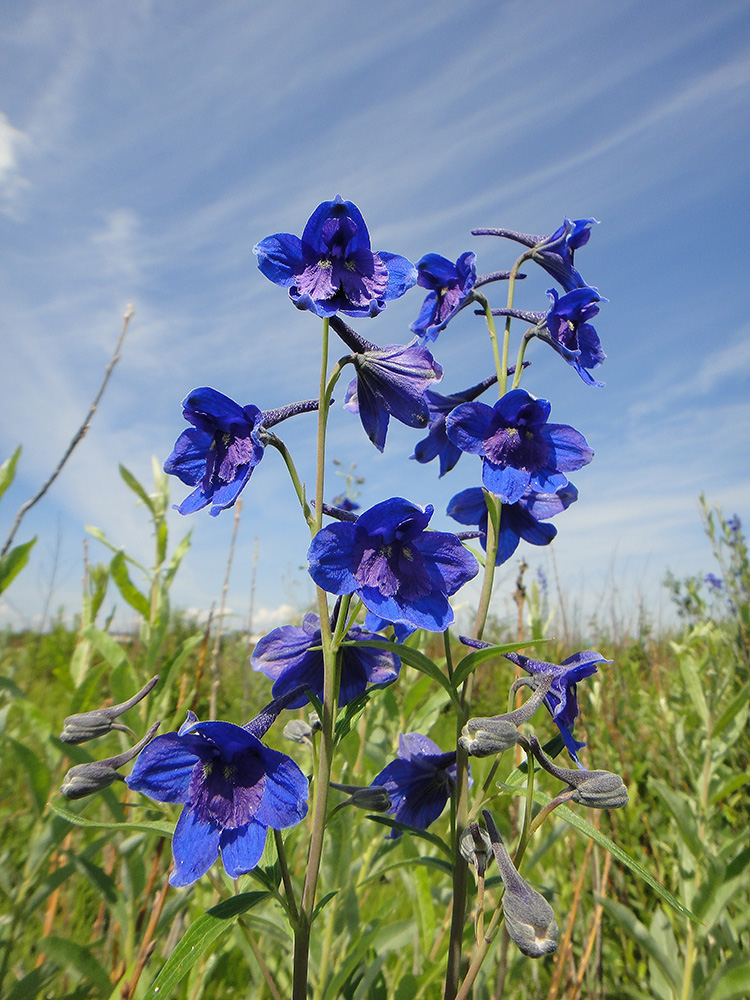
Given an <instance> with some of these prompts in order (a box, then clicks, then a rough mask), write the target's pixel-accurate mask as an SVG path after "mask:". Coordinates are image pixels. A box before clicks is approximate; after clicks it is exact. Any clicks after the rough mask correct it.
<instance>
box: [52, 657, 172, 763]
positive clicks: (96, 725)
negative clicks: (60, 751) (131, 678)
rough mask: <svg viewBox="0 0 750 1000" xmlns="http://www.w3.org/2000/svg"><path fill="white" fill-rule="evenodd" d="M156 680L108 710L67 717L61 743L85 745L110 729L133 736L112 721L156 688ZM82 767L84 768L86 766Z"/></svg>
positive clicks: (126, 728)
mask: <svg viewBox="0 0 750 1000" xmlns="http://www.w3.org/2000/svg"><path fill="white" fill-rule="evenodd" d="M158 680H159V677H158V675H157V676H156V677H152V678H151V680H150V681H149V682H148V684H146V686H145V687H142V688H141V690H140V691H139V692H138V693H137V694H134V695H133V697H132V698H129V699H128V700H127V701H123V702H122V703H121V704H120V705H111V706H110V707H109V708H97V709H94V711H93V712H81V713H79V714H78V715H69V716H68V717H67V719H66V720H65V721H64V722H63V731H62V732H61V733H60V740H61V741H62V742H63V743H86V742H87V741H88V740H93V739H96V737H97V736H104V735H105V734H106V733H108V732H110V731H111V730H112V729H118V730H119V731H120V732H123V733H130V734H131V735H134V734H133V731H132V729H129V728H128V727H127V726H123V725H121V724H120V723H118V722H115V721H114V720H115V719H116V718H117V717H118V716H119V715H123V714H124V713H125V712H127V711H128V709H130V708H132V707H133V706H134V705H137V704H138V702H139V701H141V700H142V699H143V698H145V697H146V695H147V694H149V692H150V691H151V690H152V689H153V688H154V687H155V686H156V682H157V681H158ZM82 766H84V767H85V766H86V765H82ZM112 780H114V779H112Z"/></svg>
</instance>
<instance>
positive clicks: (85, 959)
mask: <svg viewBox="0 0 750 1000" xmlns="http://www.w3.org/2000/svg"><path fill="white" fill-rule="evenodd" d="M39 950H40V951H41V952H42V953H43V954H47V955H49V956H50V958H52V959H54V961H55V962H58V963H59V964H60V965H64V966H65V967H66V968H69V969H75V970H76V972H78V973H79V974H80V975H81V976H83V978H84V979H85V980H87V982H89V983H91V985H92V986H93V987H94V988H95V989H96V990H97V992H98V993H100V994H101V995H102V996H109V994H110V992H111V990H112V983H111V981H110V978H109V976H108V975H107V973H106V971H105V970H104V969H103V968H102V966H101V965H100V964H99V962H98V961H97V960H96V959H95V958H94V956H93V955H92V954H91V952H90V951H89V949H88V948H84V947H83V945H80V944H76V943H75V942H74V941H69V940H67V938H61V937H56V936H55V935H50V936H49V937H45V938H42V940H41V941H40V942H39Z"/></svg>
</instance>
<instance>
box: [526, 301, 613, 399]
mask: <svg viewBox="0 0 750 1000" xmlns="http://www.w3.org/2000/svg"><path fill="white" fill-rule="evenodd" d="M547 295H548V296H549V298H550V302H551V303H552V306H551V307H550V310H549V312H548V313H547V315H546V317H545V320H544V326H545V328H546V330H547V331H548V333H549V337H545V336H544V332H543V331H542V333H541V334H540V337H541V339H542V340H544V341H546V342H547V343H548V344H550V345H551V346H552V347H553V348H554V349H555V350H556V351H557V353H558V354H560V355H561V357H563V358H565V360H566V361H567V362H568V364H569V365H572V366H573V368H575V370H576V371H577V372H578V374H579V375H580V376H581V378H582V379H583V381H584V382H585V383H586V384H587V385H595V386H598V387H601V386H603V385H604V383H603V382H597V381H596V379H594V377H593V376H592V375H591V374H590V372H589V369H590V368H598V367H599V365H600V364H601V363H602V361H604V360H605V358H606V357H607V355H606V354H605V353H604V351H603V350H602V345H601V341H600V340H599V335H598V333H597V332H596V330H595V329H594V327H593V326H592V325H591V323H590V322H589V320H591V319H593V318H594V316H596V315H597V313H598V312H599V306H597V305H596V303H597V302H602V301H605V300H603V299H602V298H601V296H600V295H599V293H598V292H597V290H596V289H595V288H588V287H584V288H574V289H573V291H571V292H567V293H566V294H565V295H563V296H558V294H557V292H556V291H555V289H554V288H550V289H549V290H548V292H547Z"/></svg>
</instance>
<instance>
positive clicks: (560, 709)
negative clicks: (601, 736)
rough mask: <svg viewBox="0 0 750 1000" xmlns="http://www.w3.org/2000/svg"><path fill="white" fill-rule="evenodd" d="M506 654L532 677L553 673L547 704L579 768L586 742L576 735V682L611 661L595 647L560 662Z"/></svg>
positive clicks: (517, 654)
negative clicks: (597, 651)
mask: <svg viewBox="0 0 750 1000" xmlns="http://www.w3.org/2000/svg"><path fill="white" fill-rule="evenodd" d="M503 656H504V657H505V659H506V660H510V662H511V663H515V664H516V666H519V667H521V668H522V669H523V670H525V671H526V673H528V674H532V675H533V676H537V677H540V676H541V677H544V676H546V675H548V674H552V677H553V678H554V679H553V681H552V687H551V688H550V690H549V693H548V694H547V695H545V698H544V703H545V705H546V706H547V708H548V709H549V711H550V714H551V715H552V720H553V721H554V722H555V724H556V725H557V728H558V729H559V730H560V733H561V735H562V738H563V740H564V741H565V746H566V748H567V750H568V753H569V754H570V756H571V758H572V759H573V760H574V761H575V763H576V764H577V765H578V766H579V767H580V766H581V765H580V763H579V761H578V751H579V750H580V748H581V747H583V746H585V745H586V744H585V743H579V741H578V740H576V739H575V738H574V736H573V726H574V724H575V721H576V719H577V718H578V699H577V697H576V684H577V683H578V681H580V680H583V678H584V677H591V675H592V674H595V673H596V672H597V671H596V665H597V663H611V662H612V661H611V660H608V659H607V658H606V657H605V656H602V654H601V653H596V652H594V650H585V651H584V652H581V653H574V654H573V655H572V656H569V657H568V658H567V659H566V660H563V661H562V663H560V664H557V663H545V662H544V661H542V660H532V659H530V658H529V657H528V656H522V655H521V654H520V653H503Z"/></svg>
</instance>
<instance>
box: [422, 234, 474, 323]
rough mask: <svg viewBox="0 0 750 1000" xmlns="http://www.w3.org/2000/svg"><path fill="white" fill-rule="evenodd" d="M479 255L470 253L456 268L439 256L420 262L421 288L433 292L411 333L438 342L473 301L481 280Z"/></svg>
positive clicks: (432, 254) (430, 293) (435, 254)
mask: <svg viewBox="0 0 750 1000" xmlns="http://www.w3.org/2000/svg"><path fill="white" fill-rule="evenodd" d="M475 261H476V254H474V253H472V252H471V251H470V250H467V251H466V253H462V254H461V256H460V257H459V258H458V260H457V261H456V263H455V264H452V263H451V261H449V260H448V259H447V257H441V256H440V254H438V253H428V254H425V255H424V257H422V258H421V259H420V260H418V261H417V284H418V285H420V286H421V287H422V288H429V289H430V292H429V294H428V295H427V297H426V298H425V300H424V302H423V303H422V308H421V310H420V312H419V316H418V317H417V318H416V320H415V321H414V322H413V323H412V324H411V326H410V327H409V329H410V330H411V331H412V333H416V334H417V336H418V337H422V338H424V339H425V340H437V336H438V334H439V333H440V331H441V330H444V329H445V327H446V326H447V325H448V322H449V321H450V320H451V319H452V318H453V317H454V316H455V314H456V313H457V312H458V311H459V310H460V309H462V308H463V306H465V305H466V304H467V303H468V302H469V301H470V299H471V298H472V294H471V292H472V289H473V288H474V285H475V284H476V280H477V269H476V265H475Z"/></svg>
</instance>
